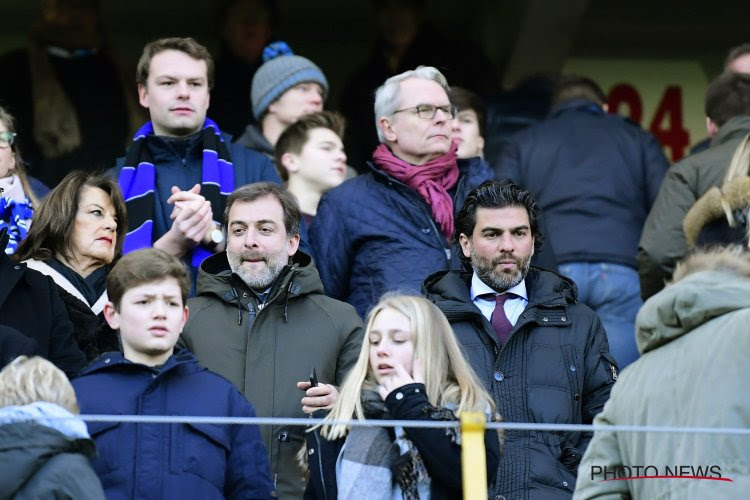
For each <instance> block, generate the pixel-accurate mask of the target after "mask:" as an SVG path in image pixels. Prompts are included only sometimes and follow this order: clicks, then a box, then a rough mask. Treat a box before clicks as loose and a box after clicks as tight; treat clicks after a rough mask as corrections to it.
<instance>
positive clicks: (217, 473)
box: [170, 423, 231, 491]
mask: <svg viewBox="0 0 750 500" xmlns="http://www.w3.org/2000/svg"><path fill="white" fill-rule="evenodd" d="M171 434H172V436H171V456H170V470H171V471H172V472H175V473H177V474H182V473H185V472H188V473H190V474H195V475H196V476H198V477H201V478H203V479H205V480H206V481H208V482H210V483H211V484H213V485H214V486H215V487H216V488H217V489H218V490H219V491H224V481H225V477H226V468H227V458H228V456H229V451H230V448H231V444H230V438H229V428H228V426H220V425H214V424H195V423H187V424H175V425H172V431H171Z"/></svg>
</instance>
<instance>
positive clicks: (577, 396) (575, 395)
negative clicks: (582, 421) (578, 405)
mask: <svg viewBox="0 0 750 500" xmlns="http://www.w3.org/2000/svg"><path fill="white" fill-rule="evenodd" d="M573 399H575V400H576V401H578V400H579V399H581V395H580V394H573Z"/></svg>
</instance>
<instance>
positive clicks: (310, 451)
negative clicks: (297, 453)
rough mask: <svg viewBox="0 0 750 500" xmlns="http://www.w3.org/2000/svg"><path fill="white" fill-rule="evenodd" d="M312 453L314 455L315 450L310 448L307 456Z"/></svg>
mask: <svg viewBox="0 0 750 500" xmlns="http://www.w3.org/2000/svg"><path fill="white" fill-rule="evenodd" d="M314 453H315V448H310V449H309V450H307V454H308V455H312V454H314Z"/></svg>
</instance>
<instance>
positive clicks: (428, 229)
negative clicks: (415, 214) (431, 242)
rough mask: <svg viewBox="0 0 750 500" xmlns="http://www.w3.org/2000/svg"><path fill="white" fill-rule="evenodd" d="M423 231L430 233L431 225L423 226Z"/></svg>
mask: <svg viewBox="0 0 750 500" xmlns="http://www.w3.org/2000/svg"><path fill="white" fill-rule="evenodd" d="M422 232H423V233H424V234H430V228H429V227H423V228H422Z"/></svg>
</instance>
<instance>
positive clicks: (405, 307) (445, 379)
mask: <svg viewBox="0 0 750 500" xmlns="http://www.w3.org/2000/svg"><path fill="white" fill-rule="evenodd" d="M386 309H392V310H394V311H397V312H399V313H401V314H403V315H404V316H406V317H407V318H409V321H410V323H411V335H412V342H413V343H414V356H415V357H416V358H419V359H420V360H421V361H422V366H423V368H424V379H425V381H424V384H425V388H426V389H427V398H428V399H429V401H430V403H431V404H433V405H434V406H446V405H455V406H456V407H457V410H456V411H455V413H456V415H457V416H458V415H460V414H461V413H462V412H464V411H471V412H481V413H485V412H488V411H489V412H491V413H494V409H495V404H494V402H493V400H492V398H491V397H490V395H489V394H488V393H487V391H486V390H485V389H484V387H483V386H482V384H481V382H480V381H479V379H478V378H477V376H476V375H475V374H474V371H473V370H472V369H471V367H470V366H469V364H468V363H467V362H466V360H465V359H464V356H463V353H462V352H461V348H460V347H459V345H458V342H457V341H456V339H455V337H454V335H453V329H452V328H451V326H450V324H449V323H448V320H447V319H445V316H444V315H443V313H442V312H441V311H440V309H438V308H437V307H436V306H435V305H434V304H432V302H430V301H429V300H427V299H425V298H423V297H417V296H411V295H398V294H387V295H385V296H384V297H383V298H381V299H380V301H379V302H378V303H377V304H376V305H375V307H373V308H372V310H371V311H370V313H369V314H368V316H367V330H366V335H365V339H364V341H363V342H362V349H361V350H360V352H359V358H357V362H356V364H355V365H354V366H353V367H352V369H351V371H350V372H349V375H348V376H347V377H346V380H345V381H344V384H343V385H342V387H341V392H340V394H339V397H338V399H337V400H336V403H335V404H334V406H333V408H332V410H331V412H330V413H329V414H328V416H327V417H326V420H328V421H335V420H349V419H351V418H354V417H356V418H357V419H358V420H364V418H365V414H364V409H363V407H362V400H361V393H362V390H363V389H369V390H376V389H377V382H376V381H375V377H374V375H373V373H372V370H371V368H370V342H369V333H370V331H371V329H372V325H373V322H374V321H375V317H376V316H377V315H378V314H379V313H380V312H382V311H384V310H386ZM349 429H350V426H348V425H345V424H326V423H323V424H322V431H321V434H322V435H323V437H325V438H327V439H331V440H332V439H337V438H340V437H343V436H345V435H346V433H347V432H348V431H349Z"/></svg>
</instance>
